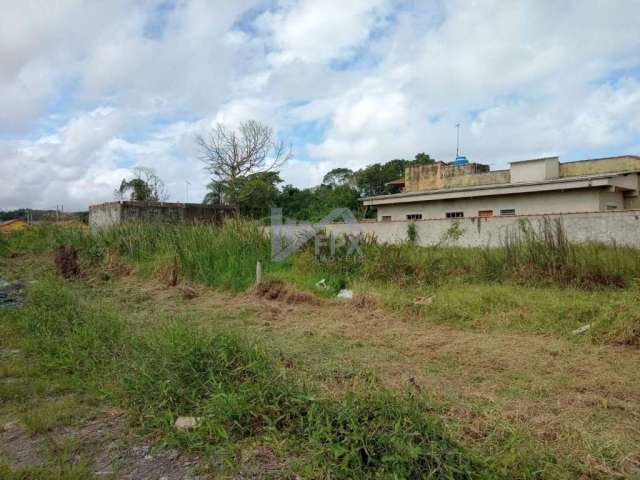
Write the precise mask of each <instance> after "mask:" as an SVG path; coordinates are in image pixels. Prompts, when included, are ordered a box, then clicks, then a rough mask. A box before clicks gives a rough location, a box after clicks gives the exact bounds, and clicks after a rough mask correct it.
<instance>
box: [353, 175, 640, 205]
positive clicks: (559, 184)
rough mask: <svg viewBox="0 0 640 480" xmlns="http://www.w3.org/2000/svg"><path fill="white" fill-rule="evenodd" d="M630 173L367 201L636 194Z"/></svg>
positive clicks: (416, 194) (412, 193)
mask: <svg viewBox="0 0 640 480" xmlns="http://www.w3.org/2000/svg"><path fill="white" fill-rule="evenodd" d="M628 173H629V172H623V173H608V174H597V175H584V176H579V177H561V178H554V179H551V180H542V181H536V182H520V183H500V184H491V185H478V186H473V187H459V188H445V189H440V190H424V191H420V192H406V193H395V194H391V195H378V196H374V197H366V198H363V199H362V201H363V203H364V204H365V205H381V204H389V203H410V202H418V201H419V202H425V201H426V202H428V201H436V200H449V199H456V198H469V197H488V196H496V195H512V194H519V193H531V192H544V191H553V190H569V189H577V188H595V187H618V188H620V189H623V190H634V189H635V188H637V184H636V186H635V188H634V185H633V184H632V182H628V181H624V179H623V178H622V177H624V176H625V175H627V174H628Z"/></svg>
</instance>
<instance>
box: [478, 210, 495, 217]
mask: <svg viewBox="0 0 640 480" xmlns="http://www.w3.org/2000/svg"><path fill="white" fill-rule="evenodd" d="M478 216H479V217H481V218H487V217H493V210H480V211H479V212H478Z"/></svg>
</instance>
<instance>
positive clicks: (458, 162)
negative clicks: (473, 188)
mask: <svg viewBox="0 0 640 480" xmlns="http://www.w3.org/2000/svg"><path fill="white" fill-rule="evenodd" d="M467 163H469V160H467V157H465V156H464V155H463V156H461V155H460V124H459V123H456V159H455V160H454V161H453V162H451V164H452V165H456V166H459V165H466V164H467Z"/></svg>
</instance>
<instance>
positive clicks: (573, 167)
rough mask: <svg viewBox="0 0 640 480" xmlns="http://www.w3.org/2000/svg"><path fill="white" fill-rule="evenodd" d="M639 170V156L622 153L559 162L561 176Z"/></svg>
mask: <svg viewBox="0 0 640 480" xmlns="http://www.w3.org/2000/svg"><path fill="white" fill-rule="evenodd" d="M638 170H640V157H636V156H631V155H624V156H621V157H611V158H598V159H594V160H580V161H577V162H567V163H561V164H560V176H561V177H578V176H581V175H595V174H598V173H611V172H628V171H638Z"/></svg>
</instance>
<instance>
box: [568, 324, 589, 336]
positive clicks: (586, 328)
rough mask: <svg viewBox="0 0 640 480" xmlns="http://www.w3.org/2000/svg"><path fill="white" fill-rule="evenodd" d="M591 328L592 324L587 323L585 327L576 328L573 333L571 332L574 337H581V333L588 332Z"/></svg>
mask: <svg viewBox="0 0 640 480" xmlns="http://www.w3.org/2000/svg"><path fill="white" fill-rule="evenodd" d="M590 328H591V324H590V323H587V324H586V325H583V326H581V327H580V328H576V329H575V330H574V331H573V332H571V334H572V335H580V334H581V333H584V332H586V331H587V330H589V329H590Z"/></svg>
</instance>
